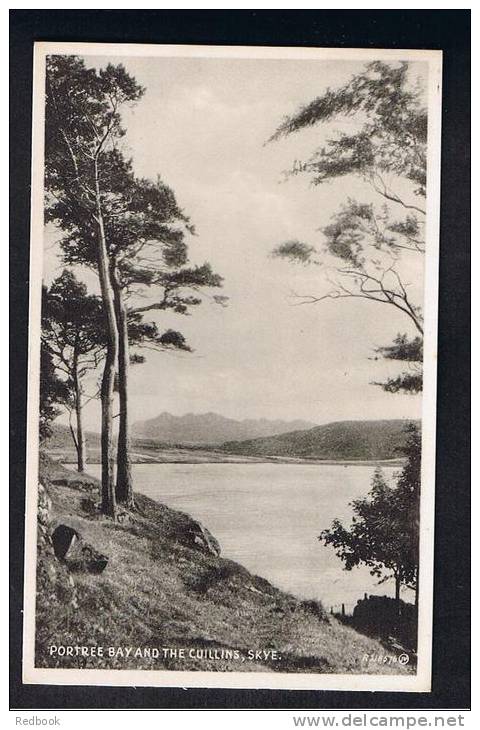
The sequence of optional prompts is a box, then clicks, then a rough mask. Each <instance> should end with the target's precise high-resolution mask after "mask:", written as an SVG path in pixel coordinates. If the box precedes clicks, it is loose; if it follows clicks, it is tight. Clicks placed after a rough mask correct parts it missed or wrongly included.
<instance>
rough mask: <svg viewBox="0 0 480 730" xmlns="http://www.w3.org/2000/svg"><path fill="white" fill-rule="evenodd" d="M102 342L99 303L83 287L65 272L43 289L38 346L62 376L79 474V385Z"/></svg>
mask: <svg viewBox="0 0 480 730" xmlns="http://www.w3.org/2000/svg"><path fill="white" fill-rule="evenodd" d="M105 340H106V338H105V317H104V312H103V307H102V302H101V300H100V299H99V297H96V296H94V295H92V294H90V295H89V294H87V287H86V286H85V284H83V283H81V282H80V281H78V280H77V279H76V277H75V275H74V274H72V273H71V272H70V271H68V270H67V269H65V270H64V271H63V273H62V274H61V275H60V276H59V277H58V278H57V279H55V281H53V282H52V284H51V286H50V288H49V289H47V288H46V287H44V288H43V297H42V345H43V348H44V350H45V351H46V352H47V353H48V354H49V356H50V359H51V362H52V364H53V366H54V368H55V370H56V371H57V372H60V373H62V375H63V379H64V397H63V405H64V406H65V407H66V408H67V410H68V411H69V412H70V431H71V434H72V439H73V442H74V444H75V448H76V451H77V465H78V471H79V472H83V471H84V470H85V464H86V443H85V432H84V428H83V408H84V395H85V392H84V385H83V381H84V378H85V376H86V375H87V374H88V372H89V371H91V370H95V369H97V368H98V366H99V364H100V363H101V361H102V360H103V358H104V355H105ZM72 413H75V416H76V429H75V430H74V429H73V426H72V423H71V415H72Z"/></svg>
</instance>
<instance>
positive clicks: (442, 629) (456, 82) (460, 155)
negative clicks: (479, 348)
mask: <svg viewBox="0 0 480 730" xmlns="http://www.w3.org/2000/svg"><path fill="white" fill-rule="evenodd" d="M10 31H11V36H10V52H11V67H10V69H11V70H10V76H11V97H10V110H11V111H10V113H11V142H10V170H11V181H12V182H11V203H10V218H11V221H10V222H11V249H10V250H11V268H10V282H11V288H10V291H11V310H10V318H11V330H10V331H11V335H10V353H11V365H12V369H11V381H10V382H11V385H10V387H11V410H10V414H11V428H10V434H11V439H10V440H11V457H10V471H11V505H10V515H11V532H10V539H11V582H10V590H11V613H10V625H11V646H10V657H11V695H10V703H11V707H12V708H16V709H20V708H23V709H28V708H31V709H47V708H49V709H75V708H88V709H101V708H125V709H134V708H140V709H147V708H150V709H151V708H182V709H193V708H201V709H220V708H228V709H233V708H249V709H253V708H260V709H269V708H305V709H307V708H318V709H357V708H358V709H359V708H367V709H368V708H370V709H381V708H385V709H387V708H395V709H397V708H398V709H400V708H409V709H453V708H463V709H466V708H468V707H469V702H470V693H469V688H470V683H469V676H470V634H469V625H470V585H469V581H470V578H469V576H470V555H469V544H470V528H469V522H470V505H469V494H470V492H469V489H470V472H469V454H470V431H469V429H470V426H469V415H470V385H469V379H470V378H469V376H470V365H469V362H470V358H469V356H470V344H469V341H470V306H469V303H470V272H469V262H470V239H469V228H470V205H469V201H470V177H469V160H470V156H469V155H470V106H469V105H470V96H469V94H470V11H468V10H420V11H412V10H406V11H402V10H379V11H374V10H355V11H352V10H343V11H334V10H325V11H321V10H319V11H316V10H300V11H293V10H286V11H283V10H273V11H268V10H259V11H256V10H218V11H216V10H198V11H191V10H178V11H177V10H165V11H157V10H126V11H123V10H99V11H95V10H88V11H82V10H13V11H10ZM34 41H90V42H93V41H97V42H112V43H113V42H120V43H121V42H128V43H174V44H177V43H183V44H189V43H195V44H213V45H270V46H320V47H322V46H325V47H328V46H330V47H338V48H351V47H358V48H418V49H420V48H426V49H440V50H443V53H444V76H443V116H442V130H443V131H442V193H441V240H440V245H441V253H440V304H439V367H438V416H437V480H436V526H435V596H434V643H433V691H432V692H431V693H420V694H408V693H396V692H395V693H393V692H375V693H373V692H327V691H287V690H275V691H273V690H272V691H270V690H221V689H205V690H199V689H189V690H187V691H186V690H183V689H165V688H155V689H150V688H137V689H134V688H131V687H129V688H122V687H61V686H45V685H23V684H22V681H21V656H22V601H23V540H24V504H25V499H24V489H25V488H24V484H25V413H26V385H27V333H28V284H29V269H28V267H29V226H30V162H31V161H30V153H31V99H32V59H33V55H32V54H33V43H34Z"/></svg>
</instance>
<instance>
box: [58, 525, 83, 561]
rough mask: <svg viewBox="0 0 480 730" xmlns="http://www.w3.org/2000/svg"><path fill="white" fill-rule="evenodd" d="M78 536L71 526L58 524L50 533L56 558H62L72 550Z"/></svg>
mask: <svg viewBox="0 0 480 730" xmlns="http://www.w3.org/2000/svg"><path fill="white" fill-rule="evenodd" d="M79 538H80V535H79V534H78V532H77V531H76V530H74V529H73V527H68V525H58V527H56V528H55V530H54V531H53V533H52V544H53V549H54V551H55V555H56V556H57V558H60V560H64V559H65V558H66V557H67V555H68V553H69V552H71V551H72V550H73V548H74V547H75V544H76V543H77V542H78V540H79Z"/></svg>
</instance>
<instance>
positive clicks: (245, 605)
mask: <svg viewBox="0 0 480 730" xmlns="http://www.w3.org/2000/svg"><path fill="white" fill-rule="evenodd" d="M40 473H41V481H42V482H43V484H45V485H46V487H47V492H48V495H49V496H50V499H51V500H52V508H51V518H52V521H51V527H52V528H54V527H55V525H56V524H59V523H64V524H67V525H70V526H72V527H74V528H75V529H77V530H78V531H79V532H80V534H81V535H82V537H83V538H84V539H85V540H87V541H88V542H89V543H90V544H91V545H93V546H94V547H95V548H96V549H97V550H99V551H101V552H102V553H104V554H106V555H108V556H109V558H110V561H109V564H108V566H107V568H106V570H105V572H104V573H102V574H101V575H90V574H86V573H75V574H73V576H72V578H73V586H72V585H71V584H72V580H71V579H70V577H69V576H68V574H67V571H66V570H65V568H64V567H62V566H61V565H60V564H59V563H58V561H57V560H56V558H54V557H53V556H52V555H51V554H45V551H43V553H42V558H41V560H40V561H39V565H40V567H39V572H38V576H37V649H36V663H37V666H43V667H48V666H61V667H90V668H105V667H110V668H117V669H120V668H126V667H128V668H145V669H156V668H167V669H188V670H214V671H271V670H272V669H273V670H276V671H283V672H285V671H310V672H340V673H344V672H359V673H366V672H367V673H392V672H393V673H398V672H408V671H409V670H408V669H404V668H402V667H399V666H398V665H397V666H392V667H389V666H380V665H378V664H377V663H375V662H371V663H369V664H365V662H364V661H362V658H363V657H364V655H365V654H367V653H370V654H379V653H383V652H384V650H383V649H382V647H381V646H380V644H379V643H378V642H377V641H375V640H373V639H370V638H367V637H365V636H362V635H361V634H358V633H357V632H355V631H354V630H353V629H351V628H349V627H347V626H343V625H341V624H340V623H339V622H338V621H337V620H336V619H334V618H331V617H320V618H319V617H318V616H316V615H314V613H312V611H311V610H309V609H308V606H305V605H302V603H301V602H300V601H299V600H298V599H296V598H295V597H293V596H291V595H289V594H287V593H284V592H281V591H279V590H277V589H276V588H274V587H273V586H272V585H270V584H269V583H268V582H267V581H266V580H264V579H262V578H259V577H257V576H253V575H251V574H250V573H249V572H248V571H247V570H245V569H244V568H243V567H242V566H240V565H238V564H236V563H234V562H232V561H230V560H225V559H222V558H219V557H216V556H214V555H211V554H207V553H205V552H202V551H200V550H199V549H191V548H189V547H186V546H185V545H182V544H181V542H179V534H180V533H181V531H182V529H184V528H185V526H186V525H187V526H188V524H189V522H191V518H190V517H189V516H188V515H185V514H183V513H181V512H177V511H175V510H171V509H169V508H167V507H166V506H164V505H162V504H159V503H157V502H154V501H153V500H151V499H148V498H147V497H144V496H142V495H137V498H136V499H137V512H136V513H135V514H132V515H131V516H130V519H128V520H126V521H125V522H123V523H121V524H119V523H117V524H114V523H112V522H111V521H109V520H107V519H105V518H103V517H101V516H100V515H99V514H98V513H94V514H89V513H88V511H86V510H85V506H83V507H82V500H83V501H85V499H86V498H92V497H94V498H96V497H97V495H98V482H97V481H96V480H95V479H93V478H91V477H87V476H85V477H79V475H78V474H76V473H75V472H72V471H70V470H67V469H65V468H64V467H62V466H61V465H60V464H58V463H55V462H52V461H51V460H49V459H47V458H43V459H42V466H41V470H40ZM52 480H53V481H54V482H55V483H54V484H52ZM55 566H56V567H55ZM59 569H60V570H61V571H63V573H60V576H58V570H59ZM55 570H57V578H56V580H52V579H51V578H50V577H49V576H50V574H51V573H52V572H54V571H55ZM68 581H70V583H68V585H66V583H67V582H68ZM50 644H56V645H62V644H64V645H77V644H78V645H88V646H96V645H100V646H104V647H108V646H125V647H134V649H135V648H137V647H159V648H161V647H176V648H179V647H185V648H187V649H189V648H198V649H200V648H203V649H215V648H216V649H221V648H222V647H223V648H233V649H238V650H239V651H240V652H241V654H242V655H243V656H245V655H246V653H247V651H248V650H249V649H254V650H257V649H265V648H275V649H277V650H278V651H279V652H280V655H281V661H277V662H271V661H249V660H248V659H247V660H245V661H243V662H242V661H241V660H215V659H196V658H194V659H187V660H180V659H165V660H162V659H161V660H158V659H156V660H153V659H129V660H126V659H118V658H117V659H85V658H84V659H82V658H78V659H77V658H75V659H72V658H68V659H65V658H64V659H57V660H54V659H52V658H50V656H49V655H48V649H47V647H48V646H49V645H50Z"/></svg>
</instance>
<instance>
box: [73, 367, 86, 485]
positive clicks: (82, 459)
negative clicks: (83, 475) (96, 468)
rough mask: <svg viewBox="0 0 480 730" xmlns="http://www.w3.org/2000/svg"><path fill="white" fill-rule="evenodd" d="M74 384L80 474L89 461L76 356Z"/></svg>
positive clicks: (76, 442) (76, 444) (76, 443)
mask: <svg viewBox="0 0 480 730" xmlns="http://www.w3.org/2000/svg"><path fill="white" fill-rule="evenodd" d="M73 383H74V388H75V415H76V418H77V438H76V441H75V446H76V448H77V469H78V471H79V472H84V471H85V464H86V463H87V459H86V447H85V433H84V431H83V403H82V387H81V385H80V378H79V377H78V359H77V355H76V354H75V355H74V363H73Z"/></svg>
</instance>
